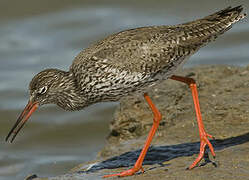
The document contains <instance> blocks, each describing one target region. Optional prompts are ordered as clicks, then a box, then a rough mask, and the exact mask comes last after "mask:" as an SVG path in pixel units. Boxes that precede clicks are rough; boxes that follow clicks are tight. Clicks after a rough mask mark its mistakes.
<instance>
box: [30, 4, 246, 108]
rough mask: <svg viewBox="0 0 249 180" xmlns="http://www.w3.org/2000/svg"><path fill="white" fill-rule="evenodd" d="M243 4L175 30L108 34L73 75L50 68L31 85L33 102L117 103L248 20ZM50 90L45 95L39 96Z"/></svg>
mask: <svg viewBox="0 0 249 180" xmlns="http://www.w3.org/2000/svg"><path fill="white" fill-rule="evenodd" d="M242 10H243V8H242V7H241V6H238V7H235V8H231V7H228V8H226V9H224V10H221V11H219V12H217V13H214V14H212V15H210V16H207V17H204V18H203V19H198V20H196V21H192V22H189V23H185V24H180V25H175V26H150V27H141V28H135V29H130V30H125V31H122V32H119V33H117V34H113V35H110V36H108V37H107V38H105V39H103V40H101V41H99V42H98V43H96V44H94V45H92V46H90V47H89V48H86V49H85V50H83V51H81V52H80V54H79V55H78V56H77V57H76V58H75V59H74V61H73V64H72V65H71V67H70V70H69V72H64V71H61V70H56V69H47V70H44V71H42V72H40V73H39V74H37V75H36V76H35V77H34V78H33V79H32V81H31V83H30V95H31V99H32V100H35V101H37V102H39V105H42V104H48V103H54V104H57V105H59V106H60V107H62V108H63V109H66V110H79V109H82V108H84V107H85V106H88V105H90V104H93V103H97V102H103V101H117V100H119V99H120V98H121V97H123V96H125V95H128V94H130V93H133V92H139V91H145V90H146V88H148V87H150V86H152V85H153V84H155V83H157V82H160V80H163V79H167V78H169V77H170V76H171V75H173V73H174V71H175V70H176V69H177V68H178V67H179V66H180V65H181V64H183V63H184V62H185V61H186V59H187V58H188V57H189V56H191V55H192V54H193V53H195V52H196V51H197V50H198V49H200V48H201V47H202V46H204V45H206V44H207V43H209V42H210V41H213V40H215V39H216V38H217V37H218V36H219V35H221V34H223V33H224V32H225V31H227V30H228V29H230V28H231V27H232V24H234V23H236V22H237V21H239V20H241V19H243V18H244V17H245V14H241V12H242ZM42 87H46V92H45V93H43V94H42V93H39V91H40V89H41V88H42Z"/></svg>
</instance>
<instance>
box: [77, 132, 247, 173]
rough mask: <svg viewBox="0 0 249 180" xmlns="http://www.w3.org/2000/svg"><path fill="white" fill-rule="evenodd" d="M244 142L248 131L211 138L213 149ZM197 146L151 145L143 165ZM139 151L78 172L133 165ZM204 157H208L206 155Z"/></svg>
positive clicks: (196, 149)
mask: <svg viewBox="0 0 249 180" xmlns="http://www.w3.org/2000/svg"><path fill="white" fill-rule="evenodd" d="M246 142H249V133H246V134H243V135H240V136H236V137H231V138H227V139H216V140H211V143H212V144H213V146H214V149H215V150H222V149H225V148H227V147H231V146H236V145H239V144H244V143H246ZM199 148H200V143H199V142H194V143H183V144H177V145H171V146H157V147H154V146H152V147H150V149H149V151H148V153H147V155H146V157H145V160H144V162H143V165H153V164H159V165H160V164H162V163H163V162H165V161H169V160H171V159H174V158H178V157H184V156H192V155H194V154H198V153H199ZM140 151H141V149H139V150H136V151H130V152H126V153H124V154H121V155H120V156H115V157H112V158H110V159H107V160H105V161H103V162H100V163H98V164H95V165H94V166H92V167H91V168H90V169H88V170H87V171H79V173H88V172H94V171H97V170H101V169H115V168H120V167H129V166H133V165H134V163H135V162H136V160H137V158H138V156H139V154H140ZM206 158H208V157H207V156H206ZM206 158H205V161H206Z"/></svg>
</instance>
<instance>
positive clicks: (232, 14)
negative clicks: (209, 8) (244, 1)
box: [182, 6, 246, 47]
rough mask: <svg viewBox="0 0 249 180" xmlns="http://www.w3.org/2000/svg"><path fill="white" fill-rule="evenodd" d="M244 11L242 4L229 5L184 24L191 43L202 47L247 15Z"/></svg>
mask: <svg viewBox="0 0 249 180" xmlns="http://www.w3.org/2000/svg"><path fill="white" fill-rule="evenodd" d="M242 11H243V7H242V6H237V7H234V8H232V7H228V8H226V9H223V10H221V11H218V12H216V13H214V14H211V15H209V16H206V17H204V18H202V19H198V20H195V21H192V22H189V23H185V24H182V26H183V27H184V28H185V31H186V33H189V37H190V39H191V40H192V41H191V43H192V44H194V43H195V44H196V45H198V46H199V47H202V46H204V45H206V44H207V43H209V42H211V41H213V40H215V39H216V38H217V37H218V36H219V35H221V34H223V33H224V32H226V31H227V30H229V29H230V28H232V25H233V24H234V23H236V22H238V21H240V20H241V19H243V18H244V17H246V14H245V13H242Z"/></svg>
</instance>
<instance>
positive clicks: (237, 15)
mask: <svg viewBox="0 0 249 180" xmlns="http://www.w3.org/2000/svg"><path fill="white" fill-rule="evenodd" d="M242 11H243V7H242V5H240V6H237V7H234V8H232V7H231V6H229V7H227V8H226V9H223V10H221V11H218V12H216V13H214V14H211V15H209V16H206V17H204V18H203V19H204V20H208V21H214V22H215V21H217V22H224V23H225V24H227V25H228V24H230V25H232V24H234V23H236V22H238V21H240V20H241V19H243V18H245V17H246V13H242Z"/></svg>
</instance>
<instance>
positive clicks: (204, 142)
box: [188, 131, 215, 169]
mask: <svg viewBox="0 0 249 180" xmlns="http://www.w3.org/2000/svg"><path fill="white" fill-rule="evenodd" d="M208 138H212V139H214V137H213V136H211V135H210V134H207V133H206V132H205V131H204V132H202V133H201V135H200V140H201V142H200V153H199V155H198V157H197V158H196V160H195V161H194V162H193V164H191V166H189V168H188V169H193V168H194V167H195V166H196V165H197V164H198V163H199V162H200V161H201V160H202V159H203V157H204V153H205V147H206V146H207V145H208V147H209V150H210V152H211V154H212V155H213V157H214V158H215V152H214V148H213V145H212V144H211V143H210V141H209V139H208Z"/></svg>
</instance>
